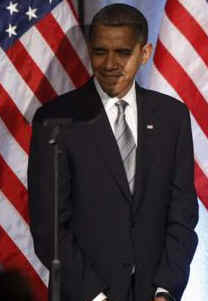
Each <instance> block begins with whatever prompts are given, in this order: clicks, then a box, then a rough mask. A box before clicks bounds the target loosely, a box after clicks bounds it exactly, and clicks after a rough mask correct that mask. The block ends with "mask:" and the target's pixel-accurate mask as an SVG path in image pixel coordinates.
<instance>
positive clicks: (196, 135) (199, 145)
mask: <svg viewBox="0 0 208 301" xmlns="http://www.w3.org/2000/svg"><path fill="white" fill-rule="evenodd" d="M150 89H153V90H156V91H160V92H161V93H164V94H168V95H171V96H173V97H175V98H176V99H179V100H180V101H181V102H183V100H182V99H181V98H180V96H179V95H178V94H177V92H176V91H175V90H174V88H173V87H172V86H171V85H170V84H169V83H168V82H167V80H166V79H165V78H164V77H163V76H162V74H161V73H160V72H159V71H158V69H157V68H156V66H155V65H153V68H152V74H151V80H150ZM190 116H191V126H192V135H193V143H194V154H195V160H196V161H197V163H198V164H199V166H200V168H201V169H202V171H203V172H204V174H205V175H206V176H207V177H208V156H207V154H208V139H207V137H206V136H205V134H204V132H203V131H202V130H201V128H200V127H199V125H198V123H197V121H196V120H195V118H194V116H193V115H192V114H191V113H190Z"/></svg>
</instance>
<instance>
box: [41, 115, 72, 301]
mask: <svg viewBox="0 0 208 301" xmlns="http://www.w3.org/2000/svg"><path fill="white" fill-rule="evenodd" d="M71 125H72V120H71V119H64V118H63V119H61V118H60V119H59V118H58V119H51V120H50V119H47V120H45V121H44V126H45V127H49V128H51V135H50V138H49V141H48V143H49V144H50V145H51V146H52V148H53V167H54V202H53V259H52V262H51V271H50V288H49V300H50V301H60V300H61V298H60V286H61V261H60V259H59V214H58V212H59V160H60V156H61V154H62V150H61V148H60V146H59V143H60V139H59V138H60V134H61V130H62V129H64V128H66V129H69V128H70V127H71Z"/></svg>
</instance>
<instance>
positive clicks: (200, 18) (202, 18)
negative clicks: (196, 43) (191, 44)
mask: <svg viewBox="0 0 208 301" xmlns="http://www.w3.org/2000/svg"><path fill="white" fill-rule="evenodd" d="M179 2H180V3H181V4H182V5H183V6H184V8H185V9H186V10H187V11H188V12H189V13H190V14H191V15H192V17H193V18H194V19H195V20H196V21H197V22H198V23H199V25H200V26H201V27H202V28H203V30H204V31H205V33H206V34H207V35H208V15H207V11H208V3H207V2H206V0H197V1H196V0H179Z"/></svg>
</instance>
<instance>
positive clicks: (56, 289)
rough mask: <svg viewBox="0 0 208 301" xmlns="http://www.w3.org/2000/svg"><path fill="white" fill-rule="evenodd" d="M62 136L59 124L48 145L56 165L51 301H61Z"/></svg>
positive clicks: (53, 131)
mask: <svg viewBox="0 0 208 301" xmlns="http://www.w3.org/2000/svg"><path fill="white" fill-rule="evenodd" d="M59 134H60V125H59V124H57V125H55V127H54V128H53V130H52V134H51V138H50V140H49V141H48V143H49V144H50V145H51V146H52V147H53V165H54V206H53V207H54V208H53V209H54V210H53V232H54V242H53V249H54V252H53V254H54V255H53V260H52V262H51V271H50V295H49V300H50V301H60V284H61V274H60V272H61V262H60V259H59V250H58V246H59V218H58V208H59V191H58V186H59V185H58V175H59V154H60V153H61V150H60V149H59V144H58V136H59Z"/></svg>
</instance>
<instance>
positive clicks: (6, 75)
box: [0, 47, 41, 122]
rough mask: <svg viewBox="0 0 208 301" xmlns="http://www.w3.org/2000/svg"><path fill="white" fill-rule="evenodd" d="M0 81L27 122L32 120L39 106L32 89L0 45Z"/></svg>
mask: <svg viewBox="0 0 208 301" xmlns="http://www.w3.org/2000/svg"><path fill="white" fill-rule="evenodd" d="M0 62H1V72H0V83H1V85H2V86H3V87H4V89H5V90H6V91H7V93H8V94H9V96H10V97H11V98H12V100H13V102H14V103H15V104H16V106H17V108H18V109H19V111H20V112H21V113H22V115H23V116H24V117H25V119H26V120H27V121H28V122H31V121H32V118H33V115H34V113H35V111H36V110H37V108H38V107H40V106H41V103H40V102H39V100H38V99H37V98H36V97H35V95H34V93H33V91H32V90H31V89H30V88H29V87H28V85H27V84H26V83H25V81H24V80H23V79H22V77H21V76H20V74H19V73H18V71H17V70H16V68H15V67H14V65H13V64H12V62H11V61H10V59H9V58H8V56H7V55H6V54H5V52H3V50H2V49H1V47H0Z"/></svg>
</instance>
